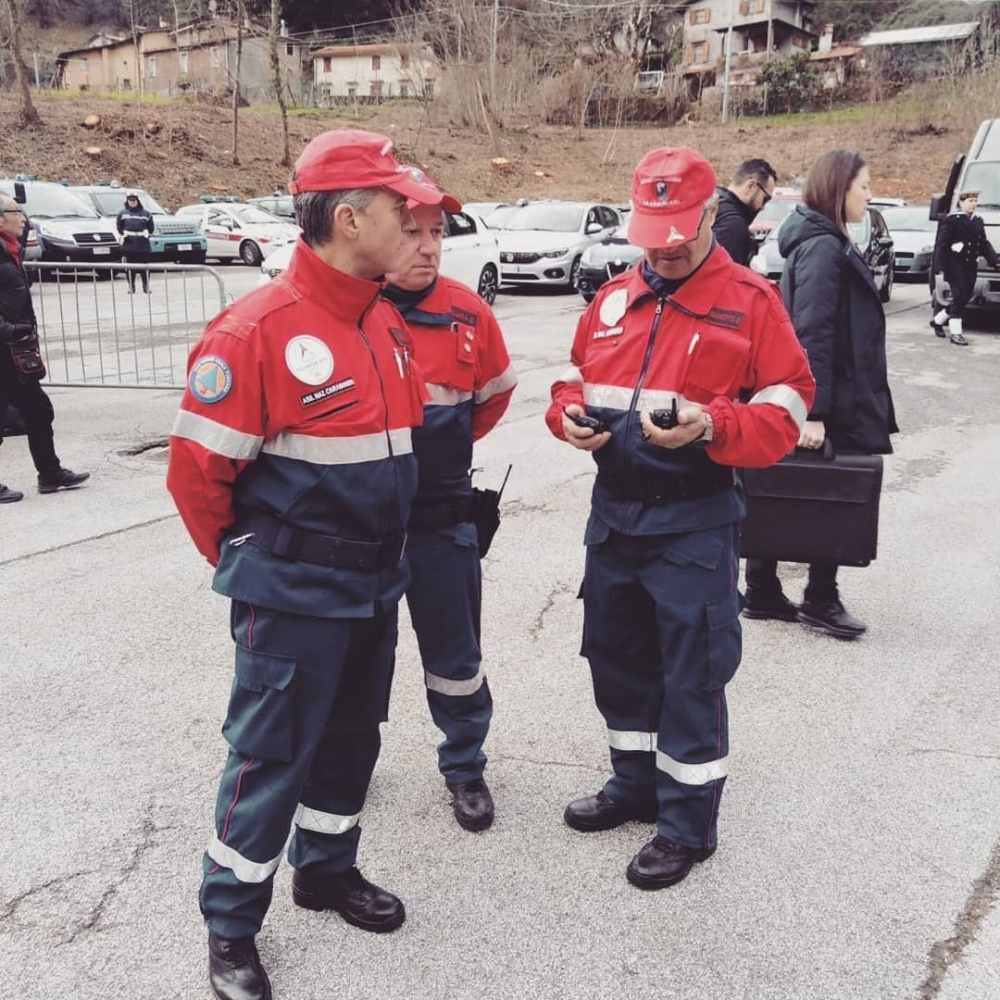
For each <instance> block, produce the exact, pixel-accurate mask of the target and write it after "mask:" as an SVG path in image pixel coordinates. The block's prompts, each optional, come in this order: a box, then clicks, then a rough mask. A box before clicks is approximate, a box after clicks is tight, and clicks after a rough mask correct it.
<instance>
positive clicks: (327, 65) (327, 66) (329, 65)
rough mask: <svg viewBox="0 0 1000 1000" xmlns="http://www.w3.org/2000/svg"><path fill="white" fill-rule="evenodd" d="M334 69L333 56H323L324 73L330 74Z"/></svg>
mask: <svg viewBox="0 0 1000 1000" xmlns="http://www.w3.org/2000/svg"><path fill="white" fill-rule="evenodd" d="M332 69H333V56H323V72H324V73H329V72H330V70H332Z"/></svg>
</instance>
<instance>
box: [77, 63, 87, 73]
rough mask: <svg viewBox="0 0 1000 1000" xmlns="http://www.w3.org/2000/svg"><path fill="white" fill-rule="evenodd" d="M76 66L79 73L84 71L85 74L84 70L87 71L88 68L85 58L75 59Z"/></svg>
mask: <svg viewBox="0 0 1000 1000" xmlns="http://www.w3.org/2000/svg"><path fill="white" fill-rule="evenodd" d="M76 68H77V69H78V70H79V71H80V72H81V73H84V74H86V72H87V69H88V66H87V60H86V59H77V61H76Z"/></svg>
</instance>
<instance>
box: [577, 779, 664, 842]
mask: <svg viewBox="0 0 1000 1000" xmlns="http://www.w3.org/2000/svg"><path fill="white" fill-rule="evenodd" d="M563 820H564V821H565V823H566V825H567V826H571V827H573V829H574V830H579V831H581V832H582V833H593V832H594V831H596V830H613V829H614V828H615V827H616V826H621V825H622V823H629V822H632V821H635V822H637V823H655V822H656V806H649V807H648V808H646V809H642V808H640V807H638V806H634V805H631V804H630V803H627V802H615V801H614V799H609V798H608V797H607V795H605V794H604V790H603V789H602V790H601V791H599V792H598V793H597V794H596V795H591V796H589V797H588V798H585V799H574V800H573V801H572V802H571V803H570V804H569V805H568V806H566V811H565V812H564V813H563Z"/></svg>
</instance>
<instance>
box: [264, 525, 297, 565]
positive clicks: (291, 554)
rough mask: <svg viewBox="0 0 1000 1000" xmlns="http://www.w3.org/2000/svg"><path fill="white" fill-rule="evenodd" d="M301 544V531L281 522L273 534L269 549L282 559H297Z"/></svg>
mask: <svg viewBox="0 0 1000 1000" xmlns="http://www.w3.org/2000/svg"><path fill="white" fill-rule="evenodd" d="M301 545H302V532H301V531H299V529H298V528H293V527H292V526H291V525H290V524H282V525H281V527H280V528H278V530H277V532H276V533H275V536H274V543H273V545H272V546H271V551H272V552H273V553H274V554H275V555H276V556H281V558H282V559H297V558H298V557H299V548H300V547H301Z"/></svg>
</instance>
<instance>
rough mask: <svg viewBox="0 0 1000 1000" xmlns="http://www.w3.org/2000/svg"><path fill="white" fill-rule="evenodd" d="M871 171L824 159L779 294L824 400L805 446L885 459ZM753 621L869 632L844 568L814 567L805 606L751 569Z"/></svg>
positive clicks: (850, 157)
mask: <svg viewBox="0 0 1000 1000" xmlns="http://www.w3.org/2000/svg"><path fill="white" fill-rule="evenodd" d="M869 183H870V179H869V173H868V167H867V166H866V165H865V161H864V160H863V159H862V158H861V156H859V155H858V154H857V153H855V152H852V151H851V150H846V149H837V150H834V151H832V152H830V153H826V154H824V155H823V156H821V157H820V158H819V159H818V160H817V161H816V162H815V163H814V164H813V166H812V169H811V170H810V171H809V175H808V176H807V177H806V182H805V187H804V188H803V191H802V201H803V204H802V205H799V206H798V207H796V209H795V212H794V213H793V214H792V215H791V216H790V217H789V218H788V219H787V220H786V221H785V223H784V224H783V225H782V227H781V232H780V233H779V235H778V247H779V249H780V250H781V253H782V256H784V257H785V270H784V273H783V274H782V278H781V295H782V298H783V299H784V301H785V307H786V308H787V309H788V313H789V315H790V316H791V318H792V325H793V326H794V327H795V332H796V333H797V334H798V337H799V340H800V341H801V343H802V346H803V347H804V348H805V350H806V354H807V356H808V358H809V366H810V367H811V368H812V372H813V375H814V377H815V379H816V398H815V400H814V402H813V408H812V412H811V413H810V414H809V416H808V418H807V420H806V424H805V428H804V429H803V431H802V436H801V437H800V439H799V447H803V448H822V447H823V444H824V441H826V440H827V439H829V441H830V443H831V445H832V446H833V449H834V451H835V452H853V453H855V454H866V455H882V454H889V453H890V452H891V451H892V444H891V443H890V441H889V435H890V434H894V433H895V432H896V431H897V430H898V428H897V426H896V418H895V413H894V410H893V405H892V396H891V395H890V393H889V383H888V377H887V371H886V354H885V312H884V311H883V309H882V302H881V300H880V299H879V294H878V289H877V288H876V287H875V281H874V279H873V278H872V274H871V271H870V270H869V268H868V265H867V264H866V263H865V262H864V260H863V259H862V257H861V255H860V254H859V253H858V251H857V250H856V249H855V247H854V244H853V243H852V242H851V238H850V235H849V233H848V229H847V225H848V223H854V222H861V221H862V220H863V219H864V217H865V214H866V212H867V209H868V202H869V201H870V200H871V189H870V187H869ZM746 597H747V607H746V608H745V609H744V612H743V613H744V615H746V616H747V617H748V618H778V619H781V620H784V621H793V620H796V619H797V620H798V621H800V622H803V623H804V624H806V625H810V626H812V627H814V628H820V629H822V630H824V631H825V632H828V633H829V634H831V635H834V636H837V637H838V638H841V639H853V638H855V637H856V636H859V635H861V634H862V633H863V632H864V631H865V629H866V626H865V624H864V623H863V622H861V621H859V620H858V619H857V618H855V617H854V616H853V615H851V614H849V613H848V612H847V611H846V610H845V609H844V605H843V604H842V603H841V600H840V594H839V592H838V589H837V565H836V564H835V563H813V564H812V565H810V567H809V582H808V584H807V586H806V591H805V597H804V600H803V602H802V604H801V605H800V606H799V607H796V606H795V605H794V604H793V603H792V602H791V601H789V600H788V598H787V597H785V595H784V593H783V592H782V589H781V582H780V580H779V579H778V575H777V564H776V563H775V562H773V561H770V560H755V559H748V560H747V593H746Z"/></svg>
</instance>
